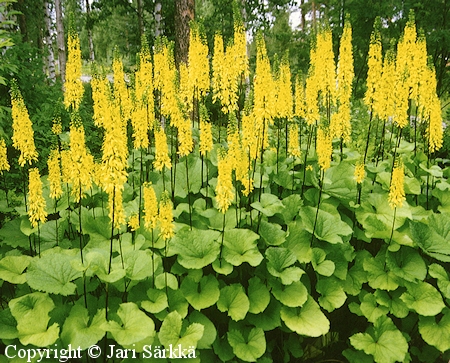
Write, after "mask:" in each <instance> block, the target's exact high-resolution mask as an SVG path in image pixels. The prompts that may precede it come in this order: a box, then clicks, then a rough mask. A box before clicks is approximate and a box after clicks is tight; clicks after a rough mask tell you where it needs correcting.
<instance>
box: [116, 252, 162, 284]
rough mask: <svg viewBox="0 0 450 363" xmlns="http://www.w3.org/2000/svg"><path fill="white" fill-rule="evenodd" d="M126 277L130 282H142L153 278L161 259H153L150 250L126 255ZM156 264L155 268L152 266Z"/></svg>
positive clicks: (124, 258)
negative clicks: (150, 277)
mask: <svg viewBox="0 0 450 363" xmlns="http://www.w3.org/2000/svg"><path fill="white" fill-rule="evenodd" d="M123 260H124V263H125V265H126V269H125V276H126V277H127V278H129V279H130V280H135V281H140V280H144V279H146V278H147V277H149V276H151V275H152V273H153V271H156V270H157V269H158V267H159V261H160V260H159V259H156V258H152V252H151V251H150V250H145V251H142V250H134V251H129V252H127V253H125V254H124V257H123ZM154 262H155V266H152V265H153V263H154Z"/></svg>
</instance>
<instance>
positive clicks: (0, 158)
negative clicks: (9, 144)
mask: <svg viewBox="0 0 450 363" xmlns="http://www.w3.org/2000/svg"><path fill="white" fill-rule="evenodd" d="M4 170H6V171H8V170H9V163H8V153H7V149H6V143H5V140H3V139H0V175H1V174H3V171H4Z"/></svg>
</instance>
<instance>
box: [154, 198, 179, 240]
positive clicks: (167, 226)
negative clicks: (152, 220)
mask: <svg viewBox="0 0 450 363" xmlns="http://www.w3.org/2000/svg"><path fill="white" fill-rule="evenodd" d="M172 208H173V206H172V201H171V200H170V197H169V192H167V191H164V193H163V194H162V195H161V201H160V202H159V215H158V220H159V227H160V233H159V236H160V237H162V238H163V239H164V240H168V239H170V238H172V237H173V236H174V235H175V231H174V230H175V225H174V224H173V211H172Z"/></svg>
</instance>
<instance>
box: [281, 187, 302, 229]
mask: <svg viewBox="0 0 450 363" xmlns="http://www.w3.org/2000/svg"><path fill="white" fill-rule="evenodd" d="M281 202H282V203H283V205H284V207H285V208H284V209H283V210H282V211H281V212H279V213H281V215H282V216H283V220H284V222H285V223H288V222H291V221H292V220H293V219H294V218H295V217H296V216H297V215H298V211H299V210H300V207H301V206H302V204H303V201H302V198H301V197H300V195H298V194H291V195H290V196H288V197H286V198H283V200H282V201H281Z"/></svg>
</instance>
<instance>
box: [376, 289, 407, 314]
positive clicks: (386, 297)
mask: <svg viewBox="0 0 450 363" xmlns="http://www.w3.org/2000/svg"><path fill="white" fill-rule="evenodd" d="M402 293H403V292H402V290H400V289H397V290H395V291H393V292H390V293H388V292H387V291H383V290H377V291H375V294H374V295H375V297H376V301H377V303H378V304H380V305H382V306H383V307H387V308H389V311H390V312H391V314H392V315H394V316H395V317H396V318H399V319H403V318H406V317H407V316H408V314H409V308H408V307H407V306H406V304H405V303H404V302H403V301H402V300H401V299H400V295H401V294H402Z"/></svg>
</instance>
